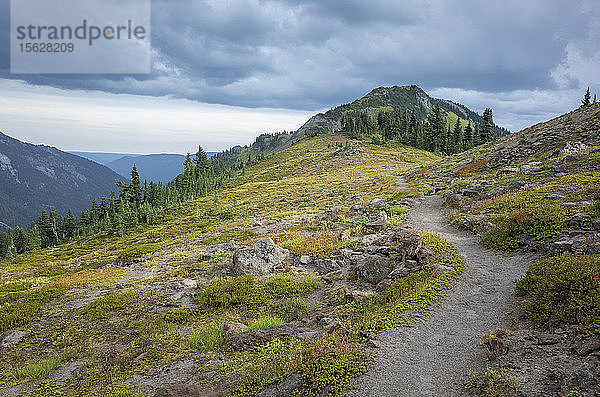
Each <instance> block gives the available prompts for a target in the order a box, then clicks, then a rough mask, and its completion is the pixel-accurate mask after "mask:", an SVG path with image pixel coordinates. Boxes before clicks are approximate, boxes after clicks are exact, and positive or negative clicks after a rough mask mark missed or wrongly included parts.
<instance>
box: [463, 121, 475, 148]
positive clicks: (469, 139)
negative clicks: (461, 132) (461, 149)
mask: <svg viewBox="0 0 600 397" xmlns="http://www.w3.org/2000/svg"><path fill="white" fill-rule="evenodd" d="M464 140H465V143H466V144H467V145H468V146H472V145H473V127H471V122H470V121H469V123H468V124H467V126H466V127H465V138H464Z"/></svg>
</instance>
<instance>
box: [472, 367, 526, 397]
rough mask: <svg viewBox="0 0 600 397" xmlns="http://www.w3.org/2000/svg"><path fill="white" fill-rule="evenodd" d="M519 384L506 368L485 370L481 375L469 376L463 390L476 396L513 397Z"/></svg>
mask: <svg viewBox="0 0 600 397" xmlns="http://www.w3.org/2000/svg"><path fill="white" fill-rule="evenodd" d="M518 389H519V384H518V383H517V380H516V379H515V378H514V377H513V376H511V375H510V370H509V369H507V368H500V369H492V368H487V369H486V370H485V371H484V372H483V373H480V374H475V375H472V376H471V379H470V380H469V382H468V383H467V384H466V386H465V390H466V391H467V392H469V393H471V394H474V395H476V396H486V397H514V396H516V395H517V391H518Z"/></svg>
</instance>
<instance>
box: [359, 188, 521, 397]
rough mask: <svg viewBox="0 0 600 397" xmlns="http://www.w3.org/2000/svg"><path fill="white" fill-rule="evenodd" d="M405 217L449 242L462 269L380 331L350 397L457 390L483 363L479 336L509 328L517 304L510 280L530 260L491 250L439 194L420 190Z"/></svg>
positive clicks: (455, 393) (440, 393) (442, 393)
mask: <svg viewBox="0 0 600 397" xmlns="http://www.w3.org/2000/svg"><path fill="white" fill-rule="evenodd" d="M408 221H409V223H410V224H411V225H412V226H414V227H415V228H417V229H424V230H427V231H430V232H434V233H437V234H439V235H440V236H441V237H442V238H444V239H445V240H447V241H448V242H450V243H451V244H452V245H454V246H455V247H456V248H457V249H458V251H459V253H460V255H461V256H462V257H463V258H464V260H465V265H466V269H465V271H464V273H463V274H462V275H461V276H460V279H459V280H458V282H457V283H456V285H455V286H454V287H453V288H452V289H451V290H449V291H448V292H447V295H446V296H445V297H442V298H441V302H440V303H439V305H437V306H435V307H433V308H432V310H431V312H430V313H429V314H428V315H427V316H426V317H425V319H424V320H423V321H422V322H419V323H417V324H415V326H414V327H406V328H399V329H395V330H392V331H390V332H385V333H382V334H380V335H379V336H378V340H379V341H380V342H381V348H380V349H379V350H378V353H377V357H376V359H375V364H374V365H373V366H372V368H371V369H370V370H369V372H368V373H366V374H365V375H363V376H361V377H360V378H358V379H357V380H356V381H355V384H354V388H353V389H352V390H349V391H348V393H347V395H348V396H378V397H383V396H396V397H400V396H458V395H460V394H461V388H462V386H463V384H464V382H465V380H466V377H467V376H468V375H469V374H470V373H471V372H473V371H474V370H480V369H481V368H482V367H484V366H485V355H484V352H483V349H481V348H480V347H479V343H480V341H481V336H482V335H484V334H486V333H488V332H489V331H490V330H493V329H496V328H506V327H507V324H506V323H505V320H504V314H505V313H506V312H508V311H510V310H511V309H512V308H513V307H514V306H513V305H514V297H513V291H514V286H515V282H516V281H517V280H518V279H519V278H521V277H522V275H524V274H525V271H526V270H527V268H528V266H529V263H530V262H531V260H532V259H533V255H531V254H528V255H525V254H517V255H510V256H509V255H501V254H498V253H495V252H493V251H490V250H488V249H486V248H484V247H482V246H481V245H479V243H478V238H477V237H476V236H474V235H473V234H471V233H469V232H466V231H460V230H457V229H455V228H454V227H452V226H450V225H449V224H448V220H447V210H445V209H444V208H442V198H441V197H440V196H428V197H425V198H424V199H423V200H422V201H421V202H420V203H419V204H417V205H416V206H415V207H414V208H413V209H412V210H411V211H410V215H409V219H408Z"/></svg>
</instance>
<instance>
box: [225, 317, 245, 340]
mask: <svg viewBox="0 0 600 397" xmlns="http://www.w3.org/2000/svg"><path fill="white" fill-rule="evenodd" d="M245 331H248V326H247V325H245V324H242V323H237V322H234V321H226V322H225V323H223V334H224V335H225V336H227V337H228V338H229V339H231V337H232V336H233V335H235V334H239V333H241V332H245Z"/></svg>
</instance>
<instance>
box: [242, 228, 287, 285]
mask: <svg viewBox="0 0 600 397" xmlns="http://www.w3.org/2000/svg"><path fill="white" fill-rule="evenodd" d="M289 255H290V251H288V250H286V249H283V248H281V247H280V246H278V245H276V244H275V242H274V241H273V240H272V239H271V238H270V237H267V238H264V239H262V240H259V241H257V242H256V243H254V244H253V245H251V246H249V247H244V248H240V249H238V250H236V251H235V253H234V254H233V264H232V271H233V273H234V274H235V275H236V276H241V275H247V274H252V275H255V276H264V275H266V274H269V273H272V272H273V269H274V268H275V266H277V265H280V264H282V263H283V261H284V260H286V259H287V258H288V257H289Z"/></svg>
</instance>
